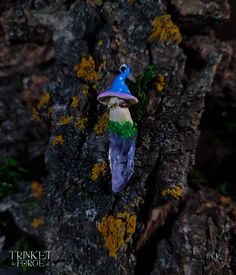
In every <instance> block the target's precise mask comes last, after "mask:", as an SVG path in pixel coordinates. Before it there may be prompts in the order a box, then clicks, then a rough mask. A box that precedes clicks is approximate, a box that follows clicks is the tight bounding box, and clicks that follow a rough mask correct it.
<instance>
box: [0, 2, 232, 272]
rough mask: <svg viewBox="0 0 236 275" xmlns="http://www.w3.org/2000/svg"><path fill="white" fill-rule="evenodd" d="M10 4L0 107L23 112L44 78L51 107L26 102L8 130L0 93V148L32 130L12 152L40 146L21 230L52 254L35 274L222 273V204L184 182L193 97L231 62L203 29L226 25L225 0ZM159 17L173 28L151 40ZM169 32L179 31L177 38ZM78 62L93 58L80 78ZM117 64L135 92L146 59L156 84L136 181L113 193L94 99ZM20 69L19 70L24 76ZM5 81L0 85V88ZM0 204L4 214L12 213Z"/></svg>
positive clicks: (31, 152)
mask: <svg viewBox="0 0 236 275" xmlns="http://www.w3.org/2000/svg"><path fill="white" fill-rule="evenodd" d="M13 5H14V1H12V2H9V3H6V4H0V7H1V25H0V27H1V28H0V32H1V36H3V37H4V39H3V42H2V43H1V47H2V49H4V51H3V52H2V54H1V55H2V58H3V60H2V64H1V70H0V77H1V78H2V79H3V80H4V81H5V82H9V80H12V79H13V78H14V77H16V76H17V75H22V78H23V80H22V83H23V84H22V85H23V90H24V91H23V97H22V94H21V95H18V96H15V95H14V97H15V99H14V102H13V103H12V102H11V108H16V107H14V106H15V105H17V104H18V105H19V104H22V102H24V104H26V103H27V104H29V105H30V106H31V107H32V106H35V105H36V104H37V100H38V98H39V94H41V93H42V87H43V85H44V84H46V83H48V82H49V83H48V84H47V86H44V87H45V89H47V91H48V93H49V94H50V100H49V101H48V102H46V104H48V106H46V107H45V106H40V105H36V106H37V107H36V110H34V111H36V115H35V116H34V118H35V119H36V120H38V121H36V122H32V120H31V119H30V118H29V115H28V120H27V122H26V123H23V125H21V124H18V123H17V122H16V123H15V122H14V123H12V124H11V120H13V121H14V120H15V119H16V117H18V116H17V114H16V113H14V112H10V114H9V115H7V112H9V110H8V107H7V106H8V105H7V104H10V103H9V102H10V100H12V97H9V98H10V100H8V101H7V100H6V99H4V100H6V102H5V103H3V101H2V94H3V93H2V91H1V93H0V100H1V101H0V104H2V106H3V108H2V109H1V113H0V116H1V117H2V120H4V119H5V117H6V116H9V119H8V120H7V121H5V122H4V123H3V124H2V127H1V132H0V135H2V136H3V138H2V139H1V143H2V144H3V145H4V146H5V147H4V148H8V147H7V146H9V142H13V143H14V144H17V145H20V144H21V139H24V138H26V137H27V136H28V135H29V134H30V135H31V136H32V135H33V137H34V138H33V140H34V141H35V140H36V141H35V143H34V144H36V145H35V146H36V147H34V146H33V145H34V144H28V145H27V146H28V147H27V148H24V149H25V150H27V151H26V154H27V155H28V156H30V157H29V161H30V159H33V158H35V157H37V154H38V155H41V154H42V152H44V151H45V147H46V144H47V149H46V152H45V162H46V165H47V170H48V177H47V180H46V181H45V185H47V195H45V197H44V201H43V204H44V212H43V213H44V216H45V227H43V230H42V231H34V232H33V233H32V232H30V234H37V235H40V234H41V233H42V232H44V233H45V234H44V239H45V245H46V247H47V249H48V250H51V251H52V252H53V253H52V256H53V258H52V260H53V266H52V268H51V270H50V271H48V273H49V274H233V272H234V271H235V263H234V261H235V251H234V249H233V247H234V242H235V240H234V238H235V237H234V234H233V229H234V224H233V221H232V220H231V219H230V217H229V213H230V211H232V207H233V204H232V203H229V204H227V205H222V204H220V203H219V198H218V195H217V194H216V193H214V192H212V191H209V190H195V192H194V191H193V190H192V189H191V188H190V189H189V188H188V185H187V181H188V180H187V177H188V172H189V169H190V168H191V166H192V165H193V164H194V159H195V150H196V146H197V143H198V139H199V134H200V133H199V124H200V119H201V115H202V112H203V110H204V102H205V97H206V95H207V94H208V93H209V91H210V90H211V86H212V84H213V81H214V77H215V75H216V73H217V74H218V75H221V76H222V75H223V73H224V72H225V70H226V68H228V66H229V64H230V62H232V56H233V54H235V53H234V49H233V48H232V47H231V46H230V45H227V44H226V43H222V42H220V41H219V40H217V39H216V38H215V37H214V33H213V30H214V28H215V27H216V26H217V25H218V24H219V23H220V22H222V21H223V20H225V19H228V17H229V5H228V3H227V1H226V0H225V1H221V0H219V1H217V0H215V1H210V2H209V1H204V0H201V1H200V0H199V1H188V3H183V2H182V1H174V0H172V1H168V3H167V1H164V0H160V1H155V0H150V1H146V0H139V1H128V0H119V1H115V2H113V1H99V0H94V1H92V0H88V1H63V0H58V1H53V2H51V3H50V1H43V0H38V1H29V2H27V3H26V2H25V3H23V2H19V4H18V8H17V9H14V8H13ZM165 14H171V16H172V21H173V22H174V23H173V22H172V21H171V23H170V21H168V20H167V21H164V27H163V29H162V32H165V33H166V36H165V38H163V37H160V35H159V37H157V38H156V39H154V41H153V40H152V41H151V40H150V34H151V33H153V27H154V28H155V26H152V24H151V23H152V21H153V20H154V18H160V17H162V16H163V15H165ZM162 18H163V17H162ZM168 24H170V25H171V26H170V25H168ZM172 24H176V25H178V26H179V28H180V33H181V35H182V42H181V43H179V42H180V40H179V39H178V36H180V33H179V32H178V29H177V30H176V29H175V25H172ZM176 35H177V38H176ZM7 45H8V46H7ZM18 56H19V57H18ZM13 57H14V58H13ZM89 57H90V61H91V58H92V59H93V60H94V62H95V67H94V68H93V65H91V64H90V66H92V69H91V70H90V73H91V74H95V75H96V77H94V78H93V77H92V76H91V78H93V79H86V76H82V77H80V76H81V75H79V73H78V70H79V69H78V66H80V65H81V64H83V62H84V61H85V59H86V60H87V61H88V60H89ZM84 58H85V59H84ZM124 62H125V63H127V64H129V66H130V67H131V68H132V75H131V77H130V80H129V81H130V85H133V86H134V87H135V85H136V84H135V83H134V82H135V78H136V77H137V75H138V73H139V72H140V71H143V70H144V69H145V67H146V66H147V65H149V64H154V65H156V68H157V72H156V78H155V79H156V80H155V81H156V82H158V81H159V82H160V76H162V77H163V79H164V84H163V83H159V84H160V85H161V84H163V87H162V88H160V89H158V88H157V89H155V88H154V85H153V86H152V87H151V88H150V89H149V90H148V93H147V94H148V103H147V106H144V107H145V113H144V115H143V117H142V120H141V122H140V123H139V139H138V142H137V147H136V158H135V173H134V176H133V177H132V179H131V181H130V183H129V184H128V185H127V187H126V188H125V189H124V190H123V191H122V192H120V193H119V194H118V195H114V194H112V192H111V186H110V175H109V169H108V168H107V167H108V165H107V164H108V155H107V154H108V137H107V133H106V132H105V131H104V130H103V128H104V127H105V124H106V119H105V116H104V112H105V111H106V109H105V108H104V107H103V106H100V105H99V104H98V103H97V101H96V97H97V95H98V93H99V92H101V91H103V90H104V89H105V88H107V87H108V86H109V84H110V82H111V81H112V79H113V77H114V76H115V75H116V70H117V68H119V66H120V64H122V63H124ZM91 63H93V62H92V61H91ZM76 65H78V66H77V67H76ZM28 71H30V76H27V75H25V72H28ZM41 72H43V74H41ZM76 72H77V74H76ZM223 78H224V77H223ZM15 79H16V78H15ZM16 85H17V82H14V83H10V84H9V85H4V86H3V87H4V88H6V87H8V89H9V94H10V92H11V91H15V90H17V89H16ZM232 85H233V84H232ZM136 87H137V86H136ZM21 89H22V87H21ZM32 91H34V93H32ZM35 91H37V92H38V95H37V93H36V92H35ZM18 97H19V98H20V99H18ZM4 98H5V97H4ZM77 100H78V103H76V102H77ZM27 106H28V105H27ZM49 107H50V108H49ZM44 108H45V109H44ZM16 109H17V110H21V108H19V107H17V108H16ZM29 109H30V108H29V107H25V108H22V110H24V112H29ZM22 112H23V111H22ZM41 112H42V113H41ZM38 114H40V117H38V116H37V115H38ZM22 115H24V116H25V114H23V113H22ZM26 117H27V116H26ZM45 117H49V118H50V120H51V126H50V127H49V125H48V124H47V123H46V121H45V120H43V121H42V118H45ZM101 118H103V119H101ZM40 119H41V120H40ZM20 121H21V123H22V120H20ZM43 124H44V126H42V125H43ZM9 125H13V126H14V127H16V126H17V127H18V128H19V129H20V130H19V131H18V132H17V129H16V131H15V130H14V129H12V128H9V127H10V126H9ZM13 126H12V127H13ZM49 128H50V137H49V140H48V136H47V134H46V132H48V131H49ZM4 129H5V130H4ZM4 131H10V132H9V134H8V135H7V134H6V133H5V132H4ZM13 133H16V134H15V135H13ZM42 134H43V135H44V136H42ZM10 135H11V139H10V137H9V136H10ZM39 139H41V147H40V143H39ZM30 140H31V141H32V138H31V139H30ZM39 148H41V149H40V150H39ZM0 150H1V153H3V154H7V153H9V152H10V151H9V150H7V152H5V151H4V150H5V149H2V148H1V149H0ZM14 150H15V151H14V152H13V154H15V155H17V154H22V148H21V147H18V146H14ZM103 164H104V165H103ZM9 207H10V209H11V210H10V211H12V213H13V216H14V213H15V212H14V211H16V210H14V209H15V208H14V207H15V206H14V205H10V206H9ZM9 207H8V208H9ZM16 223H17V224H18V225H19V227H20V228H23V227H24V228H25V226H24V225H22V224H21V222H20V221H16ZM163 224H164V225H163ZM161 225H163V226H162V227H161V228H160V226H161ZM134 229H135V230H134ZM134 231H135V233H134ZM112 239H113V242H112V241H111V240H112ZM147 255H150V256H147Z"/></svg>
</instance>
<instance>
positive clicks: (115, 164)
mask: <svg viewBox="0 0 236 275" xmlns="http://www.w3.org/2000/svg"><path fill="white" fill-rule="evenodd" d="M129 74H130V68H129V67H128V66H127V65H125V64H124V65H122V66H121V67H120V74H119V75H118V76H117V77H116V78H115V79H114V80H113V83H112V85H111V87H110V88H109V89H108V90H106V91H105V92H103V93H101V94H100V95H99V96H98V100H99V101H100V102H101V103H102V104H104V105H106V106H108V108H109V111H110V114H109V121H108V130H109V139H110V145H109V162H110V169H111V175H112V191H113V192H114V193H117V192H119V191H120V190H121V189H122V188H123V187H124V185H125V184H126V183H127V182H128V181H129V180H130V178H131V176H132V175H133V172H134V156H135V141H136V137H137V129H136V126H135V124H134V123H133V120H132V118H131V115H130V112H129V108H128V107H129V106H130V105H132V104H137V103H138V99H137V98H136V97H134V96H132V95H131V93H130V91H129V89H128V87H127V85H126V84H125V79H126V78H127V76H128V75H129Z"/></svg>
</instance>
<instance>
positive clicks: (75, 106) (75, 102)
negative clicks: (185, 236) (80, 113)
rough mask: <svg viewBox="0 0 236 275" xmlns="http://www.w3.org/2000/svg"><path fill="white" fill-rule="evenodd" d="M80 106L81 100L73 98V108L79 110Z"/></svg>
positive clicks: (76, 97)
mask: <svg viewBox="0 0 236 275" xmlns="http://www.w3.org/2000/svg"><path fill="white" fill-rule="evenodd" d="M78 105H79V98H78V96H73V97H72V102H71V106H72V107H73V108H77V107H78Z"/></svg>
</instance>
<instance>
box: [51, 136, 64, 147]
mask: <svg viewBox="0 0 236 275" xmlns="http://www.w3.org/2000/svg"><path fill="white" fill-rule="evenodd" d="M64 142H65V140H64V138H63V136H62V135H58V136H55V137H54V139H53V141H52V145H53V146H57V145H63V144H64Z"/></svg>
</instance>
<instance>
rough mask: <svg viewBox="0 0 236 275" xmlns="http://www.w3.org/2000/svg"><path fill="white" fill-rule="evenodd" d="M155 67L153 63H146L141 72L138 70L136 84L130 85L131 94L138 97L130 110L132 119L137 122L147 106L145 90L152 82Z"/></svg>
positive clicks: (141, 117)
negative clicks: (137, 100) (137, 101)
mask: <svg viewBox="0 0 236 275" xmlns="http://www.w3.org/2000/svg"><path fill="white" fill-rule="evenodd" d="M156 71H157V68H156V66H155V65H148V66H147V67H146V68H145V69H144V71H143V72H140V73H139V75H138V76H137V78H136V85H132V84H131V85H130V88H131V91H132V94H134V96H136V97H137V98H138V99H139V103H138V104H137V105H135V106H134V107H133V109H132V110H131V113H132V117H133V118H134V121H135V122H137V124H139V123H140V122H141V121H142V119H143V116H144V113H145V111H146V108H147V103H148V95H147V92H148V90H149V89H150V87H151V86H152V84H153V81H154V79H155V76H156Z"/></svg>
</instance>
